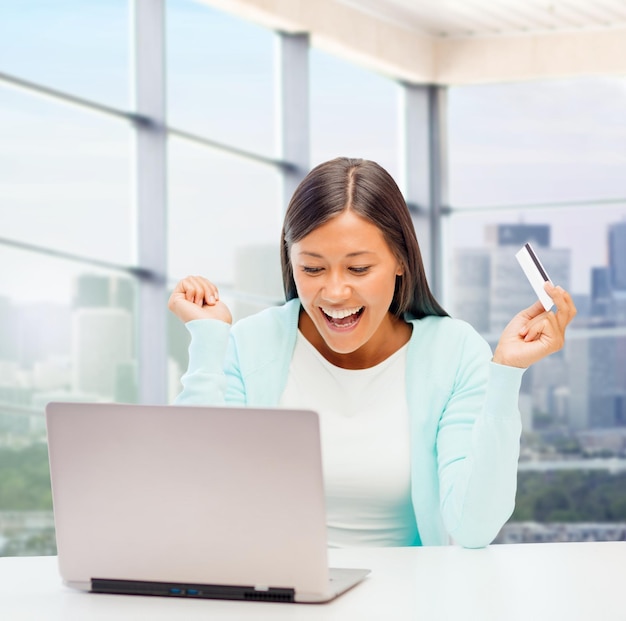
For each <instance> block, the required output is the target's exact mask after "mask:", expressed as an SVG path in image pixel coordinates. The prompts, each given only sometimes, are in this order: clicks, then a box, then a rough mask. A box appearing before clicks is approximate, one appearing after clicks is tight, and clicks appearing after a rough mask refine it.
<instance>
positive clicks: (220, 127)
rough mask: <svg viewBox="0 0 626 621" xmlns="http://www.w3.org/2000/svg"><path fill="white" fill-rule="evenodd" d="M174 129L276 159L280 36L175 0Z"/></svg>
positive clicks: (170, 79)
mask: <svg viewBox="0 0 626 621" xmlns="http://www.w3.org/2000/svg"><path fill="white" fill-rule="evenodd" d="M166 41H167V54H166V61H167V100H168V101H167V107H168V123H169V125H171V126H173V127H175V128H177V129H182V130H185V131H187V132H191V133H194V134H199V135H202V136H204V137H206V138H209V139H210V140H216V141H218V142H222V143H225V144H229V145H232V146H236V147H239V148H242V149H247V150H250V151H254V152H259V153H265V154H267V155H274V153H275V152H276V146H275V133H276V132H275V112H274V106H275V103H274V73H273V72H274V33H273V32H272V31H270V30H267V29H265V28H261V27H259V26H257V25H255V24H252V23H250V22H246V21H243V20H241V19H237V18H235V17H232V16H231V15H228V14H226V13H223V12H221V11H217V10H215V9H212V8H210V7H208V6H206V5H204V4H202V3H200V2H193V1H191V0H167V36H166Z"/></svg>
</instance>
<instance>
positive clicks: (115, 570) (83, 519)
mask: <svg viewBox="0 0 626 621" xmlns="http://www.w3.org/2000/svg"><path fill="white" fill-rule="evenodd" d="M46 424H47V430H48V445H49V457H50V474H51V481H52V494H53V506H54V517H55V527H56V537H57V550H58V558H59V568H60V573H61V576H62V578H63V580H64V581H65V582H66V584H68V585H69V586H73V587H77V588H82V589H85V590H95V591H105V592H128V593H142V594H159V595H187V596H201V597H226V598H235V599H269V600H272V601H325V600H327V599H331V598H332V597H333V596H334V595H335V593H333V592H331V590H330V589H329V584H330V583H329V573H328V565H327V549H326V545H327V543H326V524H325V502H324V488H323V478H322V465H321V450H320V437H319V421H318V416H317V414H316V413H314V412H311V411H305V410H284V409H266V408H232V407H196V406H145V405H126V404H104V403H90V404H85V403H50V404H49V405H48V406H47V408H46ZM366 573H367V572H366V571H361V572H360V574H359V575H360V577H361V578H362V577H363V575H365V574H366ZM358 579H359V577H358V576H357V577H356V580H358ZM348 586H349V585H348ZM342 588H347V587H342Z"/></svg>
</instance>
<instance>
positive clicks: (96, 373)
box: [72, 308, 132, 400]
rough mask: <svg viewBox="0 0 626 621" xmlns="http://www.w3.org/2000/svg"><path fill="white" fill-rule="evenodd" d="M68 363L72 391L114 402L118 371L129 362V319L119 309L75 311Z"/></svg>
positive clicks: (130, 337)
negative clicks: (71, 362) (71, 366)
mask: <svg viewBox="0 0 626 621" xmlns="http://www.w3.org/2000/svg"><path fill="white" fill-rule="evenodd" d="M72 360H73V361H74V367H73V382H72V389H73V390H74V391H77V392H80V393H88V394H93V395H97V396H98V397H100V398H102V399H110V400H112V399H114V397H115V394H116V390H117V389H118V386H119V384H120V377H119V371H118V368H119V367H120V365H129V363H131V362H132V315H131V314H130V313H129V312H128V311H126V310H123V309H121V308H80V309H78V310H75V311H74V314H73V317H72ZM126 368H128V367H127V366H126Z"/></svg>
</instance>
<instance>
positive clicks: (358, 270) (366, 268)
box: [350, 265, 370, 274]
mask: <svg viewBox="0 0 626 621" xmlns="http://www.w3.org/2000/svg"><path fill="white" fill-rule="evenodd" d="M369 269H370V266H369V265H366V266H363V267H351V268H350V271H351V272H352V273H353V274H366V273H367V272H369Z"/></svg>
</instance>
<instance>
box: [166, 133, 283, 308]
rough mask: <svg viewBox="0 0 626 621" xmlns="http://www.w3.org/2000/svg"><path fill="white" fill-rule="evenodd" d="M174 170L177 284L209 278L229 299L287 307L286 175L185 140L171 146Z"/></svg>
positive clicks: (171, 262)
mask: <svg viewBox="0 0 626 621" xmlns="http://www.w3.org/2000/svg"><path fill="white" fill-rule="evenodd" d="M169 170H170V180H169V205H170V207H169V214H168V232H169V242H168V243H169V245H168V272H169V275H170V279H172V280H177V279H179V278H182V277H184V276H186V275H188V274H201V275H203V276H206V277H207V278H209V280H212V281H214V282H215V283H217V284H218V285H219V286H220V287H222V288H223V289H224V291H225V293H226V292H227V291H228V290H231V291H236V292H240V293H241V294H242V295H252V296H260V297H262V298H267V302H268V303H271V302H272V301H277V300H282V299H283V294H282V280H281V276H280V254H279V247H280V229H281V226H282V208H281V200H282V199H281V185H280V175H279V174H278V172H276V171H275V170H273V169H271V168H269V167H267V166H263V165H260V164H255V163H250V162H247V161H245V160H243V159H240V158H235V157H231V156H228V155H224V154H222V153H219V152H217V151H214V150H211V149H207V148H203V147H197V146H195V145H191V144H188V143H184V142H183V141H180V140H170V142H169ZM244 307H246V308H247V306H246V305H245V304H244V303H243V300H242V302H241V303H238V304H237V307H236V308H233V309H231V310H232V311H233V313H234V315H235V317H237V316H241V315H242V314H247V312H244Z"/></svg>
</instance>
